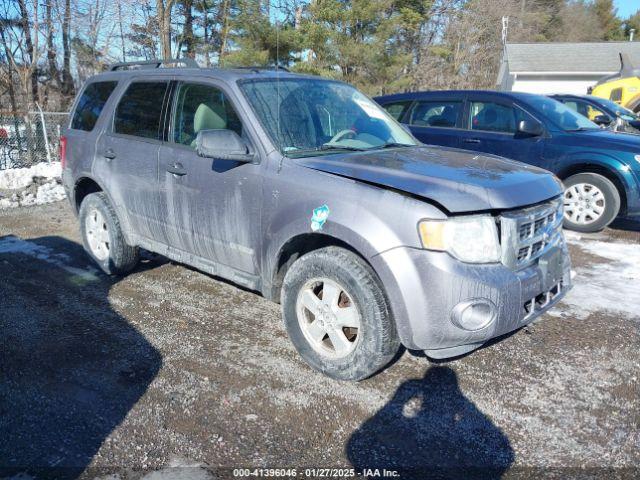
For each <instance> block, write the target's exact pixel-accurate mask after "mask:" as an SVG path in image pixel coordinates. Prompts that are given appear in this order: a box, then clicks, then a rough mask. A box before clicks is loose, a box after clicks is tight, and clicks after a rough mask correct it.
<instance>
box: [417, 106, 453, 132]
mask: <svg viewBox="0 0 640 480" xmlns="http://www.w3.org/2000/svg"><path fill="white" fill-rule="evenodd" d="M461 107H462V102H418V103H417V104H416V106H415V107H414V108H413V111H412V112H411V118H410V120H409V122H410V124H411V125H415V126H418V127H449V128H451V127H455V126H456V124H457V123H458V115H460V110H461Z"/></svg>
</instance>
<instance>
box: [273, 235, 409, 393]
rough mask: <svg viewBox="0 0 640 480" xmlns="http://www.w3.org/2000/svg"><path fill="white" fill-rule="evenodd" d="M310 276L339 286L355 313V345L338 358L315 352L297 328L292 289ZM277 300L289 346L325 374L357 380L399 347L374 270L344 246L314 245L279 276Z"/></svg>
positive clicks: (295, 297) (300, 286) (295, 293)
mask: <svg viewBox="0 0 640 480" xmlns="http://www.w3.org/2000/svg"><path fill="white" fill-rule="evenodd" d="M316 278H326V279H329V280H332V281H334V282H336V283H338V284H339V285H340V286H342V287H344V292H346V294H347V295H348V296H349V297H351V299H353V302H354V303H355V306H356V308H357V309H358V312H359V313H360V328H358V330H357V337H356V338H357V340H356V341H355V342H354V343H355V348H354V349H353V350H352V351H351V352H350V353H349V354H348V355H346V356H344V357H341V358H330V357H327V356H326V355H324V354H321V353H319V352H318V351H316V349H315V348H314V347H313V346H312V345H311V343H310V342H309V341H308V340H307V338H306V337H305V335H304V333H303V332H302V329H301V327H300V323H299V321H298V315H297V310H296V309H297V300H298V294H299V292H300V291H301V290H302V289H303V288H304V287H305V285H307V284H308V282H309V281H311V280H313V279H316ZM341 295H342V294H341ZM340 298H343V297H340ZM281 304H282V314H283V317H284V322H285V327H286V329H287V333H288V334H289V338H290V339H291V341H292V343H293V345H294V346H295V347H296V349H297V350H298V352H299V353H300V355H301V356H302V358H303V359H304V360H305V361H306V362H307V363H308V364H309V365H310V366H311V367H312V368H314V369H315V370H318V371H320V372H322V373H324V374H325V375H327V376H329V377H331V378H334V379H337V380H350V381H358V380H363V379H365V378H367V377H369V376H371V375H373V374H374V373H376V372H377V371H378V370H380V369H381V368H382V367H384V366H385V365H387V364H388V363H389V361H391V359H392V358H393V357H394V355H395V354H396V353H397V352H398V349H399V347H400V340H399V338H398V333H397V331H396V325H395V321H394V319H393V315H392V313H391V309H390V308H389V304H388V301H387V298H386V295H385V293H384V291H383V289H382V286H381V284H380V281H379V279H378V277H377V275H376V274H375V272H374V271H373V270H372V268H371V267H370V266H369V265H368V264H367V263H366V262H365V261H364V260H362V259H361V258H360V257H358V256H357V255H356V254H354V253H352V252H350V251H348V250H345V249H344V248H339V247H327V248H322V249H319V250H315V251H313V252H310V253H308V254H306V255H304V256H302V257H301V258H299V259H298V260H297V261H296V262H295V263H294V264H293V265H291V267H290V268H289V270H288V271H287V274H286V275H285V278H284V283H283V287H282V294H281Z"/></svg>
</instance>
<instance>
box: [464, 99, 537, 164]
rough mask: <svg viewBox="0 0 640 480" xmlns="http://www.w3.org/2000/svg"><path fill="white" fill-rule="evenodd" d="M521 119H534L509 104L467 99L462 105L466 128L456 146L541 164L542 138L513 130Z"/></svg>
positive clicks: (489, 100) (498, 101)
mask: <svg viewBox="0 0 640 480" xmlns="http://www.w3.org/2000/svg"><path fill="white" fill-rule="evenodd" d="M525 119H530V120H534V119H533V117H531V116H530V115H529V114H528V113H527V112H525V111H524V110H522V109H521V108H520V107H518V106H517V105H514V104H512V103H509V102H504V101H500V100H492V99H476V98H471V99H470V100H469V101H468V104H467V108H466V126H467V129H465V130H464V133H463V134H462V137H461V142H460V147H461V148H464V149H465V150H473V151H476V152H484V153H491V154H494V155H499V156H501V157H505V158H510V159H512V160H518V161H520V162H524V163H529V164H531V165H542V164H543V163H544V161H543V159H542V151H543V145H544V138H543V137H541V136H539V137H532V136H528V135H521V134H519V133H518V132H517V125H518V123H519V122H520V121H521V120H525ZM534 121H535V120H534Z"/></svg>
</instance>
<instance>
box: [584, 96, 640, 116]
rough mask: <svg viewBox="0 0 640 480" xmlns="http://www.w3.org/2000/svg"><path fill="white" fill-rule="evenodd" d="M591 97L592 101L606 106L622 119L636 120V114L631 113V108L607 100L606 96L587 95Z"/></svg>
mask: <svg viewBox="0 0 640 480" xmlns="http://www.w3.org/2000/svg"><path fill="white" fill-rule="evenodd" d="M589 98H592V99H593V101H594V102H596V103H599V104H600V105H602V106H604V107H606V108H608V109H609V110H612V111H614V112H615V114H616V115H618V116H619V117H622V118H623V119H624V120H637V119H638V116H637V115H636V114H635V113H633V112H632V111H631V110H629V109H627V108H624V107H623V106H622V105H618V104H617V103H616V102H613V101H611V100H607V99H606V98H600V97H593V96H591V97H589Z"/></svg>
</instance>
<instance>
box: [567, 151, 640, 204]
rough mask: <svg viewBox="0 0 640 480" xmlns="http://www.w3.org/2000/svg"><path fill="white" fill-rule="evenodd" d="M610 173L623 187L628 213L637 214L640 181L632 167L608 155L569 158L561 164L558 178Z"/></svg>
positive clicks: (573, 155) (579, 155)
mask: <svg viewBox="0 0 640 480" xmlns="http://www.w3.org/2000/svg"><path fill="white" fill-rule="evenodd" d="M590 171H591V172H594V173H605V172H606V173H608V174H609V175H610V176H612V177H613V178H614V179H615V180H617V183H618V184H619V185H620V186H622V188H623V190H624V191H622V192H620V193H621V195H623V196H624V204H625V205H626V207H627V213H637V212H638V211H639V210H640V184H639V179H638V178H637V176H636V174H635V173H634V171H633V168H632V166H631V165H629V164H627V163H626V162H624V161H622V160H620V159H618V158H616V157H614V156H612V155H608V154H604V153H593V152H591V153H585V152H578V153H575V154H572V155H569V156H567V157H566V158H565V159H564V160H563V161H562V163H561V168H560V170H559V172H558V176H559V177H560V178H562V179H566V178H567V177H569V176H571V175H574V174H576V173H583V172H590Z"/></svg>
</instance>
